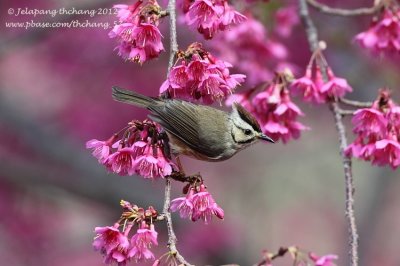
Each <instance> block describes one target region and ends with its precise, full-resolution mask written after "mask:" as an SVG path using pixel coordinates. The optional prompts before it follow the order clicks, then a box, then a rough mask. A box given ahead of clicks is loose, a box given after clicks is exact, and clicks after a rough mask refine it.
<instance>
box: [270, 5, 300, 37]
mask: <svg viewBox="0 0 400 266" xmlns="http://www.w3.org/2000/svg"><path fill="white" fill-rule="evenodd" d="M299 22H300V19H299V16H298V14H297V7H296V6H292V5H290V6H286V7H283V8H280V9H278V10H277V11H276V14H275V23H276V25H275V31H276V32H277V33H278V34H279V35H280V36H282V37H288V36H290V34H291V33H292V29H293V27H294V26H296V25H297V24H299Z"/></svg>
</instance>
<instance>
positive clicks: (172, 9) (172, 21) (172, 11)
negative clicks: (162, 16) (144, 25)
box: [167, 0, 178, 74]
mask: <svg viewBox="0 0 400 266" xmlns="http://www.w3.org/2000/svg"><path fill="white" fill-rule="evenodd" d="M167 9H168V13H169V34H170V37H169V38H170V48H169V61H168V74H169V71H170V70H171V68H172V66H173V65H174V59H175V54H176V53H177V52H178V41H177V37H176V1H175V0H169V2H168V8H167Z"/></svg>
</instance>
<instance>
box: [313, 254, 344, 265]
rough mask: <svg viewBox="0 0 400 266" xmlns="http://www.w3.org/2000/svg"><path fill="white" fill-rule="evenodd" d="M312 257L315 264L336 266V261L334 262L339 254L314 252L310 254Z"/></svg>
mask: <svg viewBox="0 0 400 266" xmlns="http://www.w3.org/2000/svg"><path fill="white" fill-rule="evenodd" d="M309 257H310V259H311V260H312V261H313V262H314V263H315V264H314V265H315V266H336V264H335V263H333V262H332V261H333V260H337V259H338V256H337V255H334V254H328V255H325V256H321V257H319V256H317V255H315V254H313V253H310V254H309Z"/></svg>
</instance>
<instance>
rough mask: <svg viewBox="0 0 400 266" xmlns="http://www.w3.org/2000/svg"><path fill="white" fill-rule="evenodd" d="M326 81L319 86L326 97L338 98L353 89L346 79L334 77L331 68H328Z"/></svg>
mask: <svg viewBox="0 0 400 266" xmlns="http://www.w3.org/2000/svg"><path fill="white" fill-rule="evenodd" d="M327 72H328V79H329V80H328V82H327V83H325V84H324V85H323V86H322V87H321V93H322V94H323V95H325V96H326V97H328V98H340V97H343V96H344V95H345V94H346V93H347V92H351V91H353V90H352V88H351V87H350V86H349V84H348V83H347V80H345V79H343V78H338V77H336V76H335V75H334V74H333V72H332V70H331V69H330V68H328V70H327Z"/></svg>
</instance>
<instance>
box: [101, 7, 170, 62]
mask: <svg viewBox="0 0 400 266" xmlns="http://www.w3.org/2000/svg"><path fill="white" fill-rule="evenodd" d="M114 8H115V9H116V10H117V17H118V18H119V22H120V23H119V24H117V25H115V26H114V28H113V29H112V30H111V31H110V33H109V36H110V38H117V39H118V42H119V44H118V46H117V47H116V49H117V50H118V54H119V55H120V56H121V57H122V58H124V59H125V60H130V61H134V62H137V63H143V62H145V61H148V60H149V59H152V58H155V57H158V55H159V54H160V53H161V51H163V50H164V46H163V44H162V42H161V38H162V36H161V33H160V31H159V29H158V28H157V26H158V24H159V20H160V18H161V17H162V16H164V13H163V12H162V10H161V7H160V6H159V5H158V3H157V1H156V0H138V1H137V2H136V3H135V4H133V5H131V6H128V5H115V6H114Z"/></svg>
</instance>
